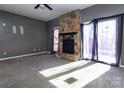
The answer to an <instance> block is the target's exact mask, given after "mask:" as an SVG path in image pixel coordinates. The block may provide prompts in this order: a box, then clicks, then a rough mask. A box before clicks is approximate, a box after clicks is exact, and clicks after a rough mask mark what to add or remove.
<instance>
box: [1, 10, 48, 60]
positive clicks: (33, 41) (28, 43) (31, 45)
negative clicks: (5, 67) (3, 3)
mask: <svg viewBox="0 0 124 93" xmlns="http://www.w3.org/2000/svg"><path fill="white" fill-rule="evenodd" d="M3 23H6V26H3V25H2V24H3ZM14 25H15V26H16V28H17V33H16V34H14V33H13V32H12V31H13V30H12V26H14ZM20 26H23V27H24V35H21V34H20V29H19V27H20ZM34 49H36V51H34ZM46 50H47V23H46V22H43V21H38V20H35V19H32V18H28V17H25V16H20V15H17V14H13V13H9V12H5V11H1V10H0V58H5V57H12V56H18V55H24V54H30V53H36V52H41V51H46ZM5 52H6V54H5Z"/></svg>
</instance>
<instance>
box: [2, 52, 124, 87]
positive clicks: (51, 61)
mask: <svg viewBox="0 0 124 93" xmlns="http://www.w3.org/2000/svg"><path fill="white" fill-rule="evenodd" d="M100 66H102V67H100ZM97 67H99V68H97ZM104 70H105V71H104ZM102 71H103V72H102ZM71 76H72V77H71ZM92 77H93V78H92ZM123 77H124V68H118V67H111V66H108V65H105V64H101V63H94V62H88V61H80V63H78V62H73V63H71V62H69V61H67V60H64V59H61V58H57V57H55V56H54V55H50V54H41V55H35V56H30V57H23V58H17V59H12V60H6V61H0V87H1V88H55V87H85V88H90V87H93V88H97V87H105V88H106V87H124V78H123ZM88 79H89V81H88ZM83 81H87V82H83ZM64 84H65V85H64ZM79 85H80V86H79Z"/></svg>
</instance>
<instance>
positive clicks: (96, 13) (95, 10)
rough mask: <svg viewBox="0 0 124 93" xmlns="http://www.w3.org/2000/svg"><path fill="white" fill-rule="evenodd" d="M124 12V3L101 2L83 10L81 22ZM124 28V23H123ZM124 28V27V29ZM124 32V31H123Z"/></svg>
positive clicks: (122, 56) (123, 46)
mask: <svg viewBox="0 0 124 93" xmlns="http://www.w3.org/2000/svg"><path fill="white" fill-rule="evenodd" d="M121 13H124V4H114V5H112V4H106V5H105V4H101V5H100V4H99V5H95V6H92V7H89V8H87V9H84V10H81V22H86V21H90V20H93V19H95V18H101V17H107V16H112V15H116V14H121ZM123 28H124V24H123ZM123 30H124V29H123ZM123 34H124V33H123ZM121 64H122V65H124V35H123V40H122V54H121Z"/></svg>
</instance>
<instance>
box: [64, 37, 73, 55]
mask: <svg viewBox="0 0 124 93" xmlns="http://www.w3.org/2000/svg"><path fill="white" fill-rule="evenodd" d="M63 53H68V54H74V40H73V39H63Z"/></svg>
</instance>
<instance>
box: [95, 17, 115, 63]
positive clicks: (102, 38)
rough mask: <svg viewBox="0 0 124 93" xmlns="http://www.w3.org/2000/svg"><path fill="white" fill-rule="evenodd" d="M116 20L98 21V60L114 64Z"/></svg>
mask: <svg viewBox="0 0 124 93" xmlns="http://www.w3.org/2000/svg"><path fill="white" fill-rule="evenodd" d="M116 30H117V20H116V18H115V19H109V20H101V21H98V36H97V40H98V61H102V62H105V63H108V64H116V40H117V38H116V32H117V31H116Z"/></svg>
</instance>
